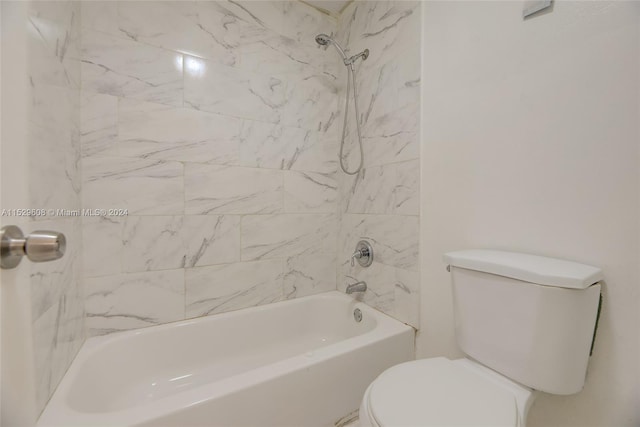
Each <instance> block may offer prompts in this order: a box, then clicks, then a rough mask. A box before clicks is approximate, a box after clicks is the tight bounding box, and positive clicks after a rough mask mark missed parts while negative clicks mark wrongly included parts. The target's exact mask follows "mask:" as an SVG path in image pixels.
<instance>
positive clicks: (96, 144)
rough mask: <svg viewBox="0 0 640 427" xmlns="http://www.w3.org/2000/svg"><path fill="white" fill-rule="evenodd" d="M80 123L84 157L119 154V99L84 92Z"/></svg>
mask: <svg viewBox="0 0 640 427" xmlns="http://www.w3.org/2000/svg"><path fill="white" fill-rule="evenodd" d="M80 121H81V124H80V143H81V147H82V157H88V156H95V155H102V156H114V155H117V154H118V152H117V141H118V98H116V97H115V96H111V95H104V94H101V93H94V92H84V91H83V92H82V98H81V119H80Z"/></svg>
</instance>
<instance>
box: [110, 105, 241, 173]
mask: <svg viewBox="0 0 640 427" xmlns="http://www.w3.org/2000/svg"><path fill="white" fill-rule="evenodd" d="M118 125H119V143H118V149H119V153H120V156H123V157H141V158H147V159H159V160H177V161H183V162H201V163H215V164H222V165H224V164H237V163H238V161H239V144H238V139H239V137H240V130H241V126H242V121H241V120H239V119H234V118H232V117H224V116H220V115H217V114H211V113H206V112H202V111H197V110H193V109H190V108H175V107H171V106H168V105H162V104H154V103H149V102H141V101H135V100H129V99H120V103H119V109H118Z"/></svg>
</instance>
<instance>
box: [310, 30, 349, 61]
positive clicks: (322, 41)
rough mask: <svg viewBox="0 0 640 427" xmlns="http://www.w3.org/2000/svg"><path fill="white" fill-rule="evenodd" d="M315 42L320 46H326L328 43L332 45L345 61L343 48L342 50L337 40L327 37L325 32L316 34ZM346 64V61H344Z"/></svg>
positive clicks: (345, 56)
mask: <svg viewBox="0 0 640 427" xmlns="http://www.w3.org/2000/svg"><path fill="white" fill-rule="evenodd" d="M316 43H318V44H319V45H320V46H327V45H329V44H332V45H333V47H335V48H336V50H337V51H338V53H339V54H340V56H342V61H347V59H348V58H347V55H346V54H345V53H344V50H342V47H341V46H340V45H339V44H338V42H337V41H335V40H334V39H332V38H331V37H329V36H328V35H326V34H318V35H317V36H316ZM345 64H346V62H345Z"/></svg>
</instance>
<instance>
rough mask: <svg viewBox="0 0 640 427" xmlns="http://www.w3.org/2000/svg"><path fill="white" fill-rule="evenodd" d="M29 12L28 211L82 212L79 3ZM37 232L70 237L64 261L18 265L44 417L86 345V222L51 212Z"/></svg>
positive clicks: (37, 220) (34, 5)
mask: <svg viewBox="0 0 640 427" xmlns="http://www.w3.org/2000/svg"><path fill="white" fill-rule="evenodd" d="M27 13H28V15H27V22H26V23H25V28H26V30H27V35H28V37H27V64H26V71H27V73H28V76H25V77H27V78H28V82H29V84H28V90H27V96H28V97H29V99H28V103H29V104H28V105H29V107H28V110H27V126H28V134H27V143H28V148H27V151H26V154H27V156H28V165H29V173H27V174H26V179H27V180H28V192H29V198H30V206H29V207H33V208H39V209H41V210H43V211H44V210H46V211H49V210H50V209H53V210H54V211H55V210H56V209H66V210H77V209H80V206H81V200H80V192H81V186H80V184H81V182H80V134H79V128H80V63H79V62H78V61H77V58H78V55H79V52H80V20H79V18H80V4H79V3H77V2H70V1H56V2H30V3H29V5H28V12H27ZM7 219H8V218H7ZM8 223H9V224H10V223H11V222H8ZM33 230H56V231H59V232H62V233H64V234H65V236H66V238H67V250H66V254H65V256H64V257H63V258H62V259H61V260H59V261H56V262H46V263H33V262H27V261H26V260H24V261H23V262H22V263H21V265H20V266H19V268H21V269H27V271H28V272H29V276H30V285H31V286H30V291H31V317H32V322H33V323H32V334H33V354H34V360H33V362H34V368H35V380H36V383H35V390H36V405H37V409H38V410H41V409H42V408H43V407H44V405H45V404H46V403H47V401H48V400H49V397H50V396H51V394H52V393H53V391H54V390H55V388H56V386H57V385H58V383H59V381H60V380H61V379H62V377H63V375H64V374H65V372H66V371H67V368H68V367H69V365H70V364H71V361H72V360H73V358H74V357H75V355H76V353H77V352H78V350H79V349H80V346H81V345H82V343H83V341H84V311H83V309H84V303H83V293H82V280H81V279H82V278H81V273H82V271H81V268H82V251H81V243H82V237H81V236H82V234H81V233H82V223H81V220H80V218H79V217H70V216H58V215H55V216H54V215H50V214H49V212H47V215H46V216H36V217H33V218H31V222H30V224H28V225H27V226H25V227H23V229H22V231H23V232H24V233H25V234H26V233H29V232H31V231H33Z"/></svg>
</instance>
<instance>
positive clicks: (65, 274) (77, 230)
mask: <svg viewBox="0 0 640 427" xmlns="http://www.w3.org/2000/svg"><path fill="white" fill-rule="evenodd" d="M30 227H33V228H34V229H43V230H56V231H57V232H59V233H62V234H64V235H65V237H66V240H67V248H66V251H65V255H64V256H63V257H62V258H60V259H58V260H55V261H50V262H43V263H31V262H29V263H27V261H28V260H26V259H25V260H23V262H22V264H21V266H25V264H26V266H25V268H28V271H29V278H30V282H31V316H32V320H34V321H35V320H36V319H37V318H38V317H40V316H41V315H43V314H44V312H46V311H47V310H49V309H50V308H51V307H52V306H53V305H55V304H56V303H58V302H60V301H61V300H62V299H64V298H65V295H66V294H68V293H69V292H70V291H71V290H72V289H73V288H74V287H75V286H77V284H78V283H79V281H80V274H81V268H82V252H83V249H82V230H81V219H80V218H79V217H70V218H67V217H55V218H52V219H47V220H43V221H37V222H35V221H31V222H30ZM23 231H24V232H26V231H28V230H24V229H23ZM70 303H71V302H70ZM80 305H82V303H81V302H80Z"/></svg>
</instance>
